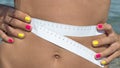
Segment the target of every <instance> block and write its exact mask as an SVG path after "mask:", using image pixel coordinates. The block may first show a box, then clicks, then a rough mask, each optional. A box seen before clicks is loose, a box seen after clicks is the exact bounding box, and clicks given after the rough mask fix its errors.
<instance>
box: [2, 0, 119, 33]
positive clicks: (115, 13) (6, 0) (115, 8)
mask: <svg viewBox="0 0 120 68" xmlns="http://www.w3.org/2000/svg"><path fill="white" fill-rule="evenodd" d="M0 3H1V4H6V5H10V6H14V2H13V0H0ZM108 23H110V24H112V26H113V28H114V30H115V31H116V32H117V33H120V0H111V7H110V12H109V18H108Z"/></svg>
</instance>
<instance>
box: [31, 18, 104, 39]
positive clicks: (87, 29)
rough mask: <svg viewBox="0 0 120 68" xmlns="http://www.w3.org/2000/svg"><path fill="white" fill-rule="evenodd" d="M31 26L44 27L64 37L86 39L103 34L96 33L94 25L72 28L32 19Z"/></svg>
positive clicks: (101, 32) (71, 26)
mask: <svg viewBox="0 0 120 68" xmlns="http://www.w3.org/2000/svg"><path fill="white" fill-rule="evenodd" d="M31 24H32V25H33V28H34V26H35V27H40V26H44V27H45V28H47V29H49V30H51V31H54V32H56V33H58V34H61V35H65V36H74V37H86V36H96V35H100V34H103V33H104V31H98V30H97V29H96V25H93V26H73V25H67V24H60V23H56V22H50V21H45V20H40V19H36V18H32V22H31Z"/></svg>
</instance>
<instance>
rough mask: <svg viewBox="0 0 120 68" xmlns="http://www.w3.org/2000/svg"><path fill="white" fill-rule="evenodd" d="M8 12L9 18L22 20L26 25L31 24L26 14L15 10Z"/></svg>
mask: <svg viewBox="0 0 120 68" xmlns="http://www.w3.org/2000/svg"><path fill="white" fill-rule="evenodd" d="M9 11H10V12H11V13H10V14H9V15H10V16H11V17H13V18H16V19H19V20H22V21H23V22H27V23H30V22H31V17H30V16H29V15H28V14H26V13H23V12H22V11H19V10H15V9H10V10H9Z"/></svg>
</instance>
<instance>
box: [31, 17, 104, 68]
mask: <svg viewBox="0 0 120 68" xmlns="http://www.w3.org/2000/svg"><path fill="white" fill-rule="evenodd" d="M31 25H32V32H33V33H34V34H35V35H37V36H39V37H41V38H43V39H45V40H47V41H49V42H51V43H54V44H56V45H57V46H59V47H62V48H64V49H66V50H68V51H70V52H72V53H74V54H76V55H78V56H81V57H83V58H84V59H86V60H88V61H90V62H92V63H94V64H96V65H98V66H100V67H104V66H103V65H101V64H100V62H101V60H96V59H95V58H94V55H95V54H96V53H95V52H94V51H93V50H90V49H89V48H87V47H85V46H84V45H82V44H80V43H78V42H76V41H74V40H72V39H70V38H68V37H65V36H76V37H84V36H85V37H86V36H95V35H100V34H103V33H104V31H97V29H96V26H72V25H65V24H58V23H55V22H54V23H53V22H49V21H44V20H40V19H35V18H32V22H31Z"/></svg>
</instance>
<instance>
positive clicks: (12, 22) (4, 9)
mask: <svg viewBox="0 0 120 68" xmlns="http://www.w3.org/2000/svg"><path fill="white" fill-rule="evenodd" d="M30 22H31V18H30V16H29V15H27V14H26V13H23V12H21V11H19V10H16V9H15V8H12V7H9V6H5V5H0V37H1V38H2V39H3V40H4V41H6V42H9V43H13V42H14V39H13V38H14V37H17V38H24V37H25V34H24V32H23V31H21V30H25V31H31V29H32V27H31V25H30Z"/></svg>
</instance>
